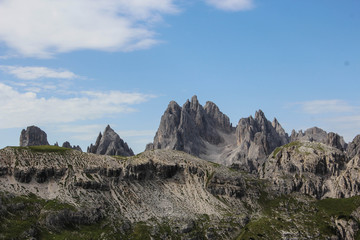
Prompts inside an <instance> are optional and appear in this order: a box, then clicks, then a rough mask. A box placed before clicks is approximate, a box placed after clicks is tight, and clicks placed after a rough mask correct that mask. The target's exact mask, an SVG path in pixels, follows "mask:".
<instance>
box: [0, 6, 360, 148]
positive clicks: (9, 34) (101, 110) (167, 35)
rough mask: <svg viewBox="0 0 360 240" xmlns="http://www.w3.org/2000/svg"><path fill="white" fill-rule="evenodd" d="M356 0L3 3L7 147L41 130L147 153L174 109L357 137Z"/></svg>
mask: <svg viewBox="0 0 360 240" xmlns="http://www.w3.org/2000/svg"><path fill="white" fill-rule="evenodd" d="M359 12H360V1H358V0H346V1H340V0H317V1H313V0H311V1H310V0H302V1H288V0H272V1H267V0H192V1H191V0H179V1H176V0H133V1H125V0H103V1H95V0H77V1H72V0H53V1H42V0H27V1H22V0H2V1H0V16H1V17H0V112H1V114H0V136H1V138H0V147H1V148H2V147H5V146H8V145H18V144H19V135H20V131H21V129H23V128H26V126H29V125H37V126H39V127H40V128H42V129H43V130H45V131H46V132H47V134H48V140H49V142H50V143H51V144H53V143H55V142H56V141H58V142H59V143H60V144H61V143H62V142H64V141H66V140H67V141H70V143H71V144H76V145H78V144H79V145H80V146H81V147H82V148H83V150H86V147H87V146H88V145H90V143H93V142H94V141H95V139H96V137H97V135H98V133H99V132H100V131H103V130H104V129H105V127H106V125H107V124H110V125H111V126H112V127H113V128H114V129H115V130H116V132H118V133H119V135H120V136H121V137H122V138H123V139H124V140H125V141H126V142H128V144H129V146H130V147H131V148H133V150H134V151H135V152H141V151H143V149H144V147H145V144H146V143H147V142H151V141H152V139H153V137H154V135H155V132H156V130H157V128H158V125H159V122H160V118H161V115H162V113H163V112H164V110H165V109H166V107H167V104H168V102H169V101H171V100H175V101H177V102H178V103H179V104H180V105H182V104H183V103H184V102H185V101H186V99H188V98H191V97H192V96H193V95H195V94H196V95H197V96H198V99H199V101H200V103H202V104H205V102H206V101H208V100H210V101H213V102H215V103H216V104H217V105H218V106H219V107H220V109H221V110H222V111H223V112H224V113H225V114H227V115H228V116H229V117H230V119H231V122H232V123H233V125H236V124H237V122H238V121H239V119H240V118H242V117H248V116H249V115H253V114H254V113H255V111H256V110H258V109H262V110H263V111H264V112H265V115H266V116H267V118H268V119H269V120H272V119H273V118H274V117H276V118H277V119H278V120H279V122H280V123H281V124H282V126H283V127H284V128H285V130H286V131H287V132H289V133H290V132H291V130H292V129H296V130H300V129H303V130H305V129H307V128H309V127H312V126H318V127H321V128H323V129H325V130H327V131H334V132H337V133H339V134H340V135H343V136H344V137H345V140H346V141H351V140H352V139H353V138H354V137H355V136H356V135H357V134H360V97H359V90H360V44H359V43H360V27H359V26H360V14H359Z"/></svg>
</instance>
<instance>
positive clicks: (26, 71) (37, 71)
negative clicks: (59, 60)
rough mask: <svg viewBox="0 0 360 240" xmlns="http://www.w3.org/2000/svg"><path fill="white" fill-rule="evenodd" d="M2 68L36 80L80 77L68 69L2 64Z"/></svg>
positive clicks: (15, 74) (20, 76) (14, 74)
mask: <svg viewBox="0 0 360 240" xmlns="http://www.w3.org/2000/svg"><path fill="white" fill-rule="evenodd" d="M0 70H2V71H3V72H5V73H7V74H11V75H13V76H15V77H16V78H18V79H23V80H35V79H41V78H57V79H74V78H79V76H77V75H76V74H75V73H73V72H70V71H68V70H61V69H51V68H47V67H21V66H4V65H0Z"/></svg>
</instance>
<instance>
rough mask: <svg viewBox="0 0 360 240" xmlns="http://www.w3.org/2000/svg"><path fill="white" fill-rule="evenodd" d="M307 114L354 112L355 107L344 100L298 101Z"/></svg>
mask: <svg viewBox="0 0 360 240" xmlns="http://www.w3.org/2000/svg"><path fill="white" fill-rule="evenodd" d="M296 105H299V106H300V107H301V109H302V111H304V112H305V113H307V114H324V113H346V112H352V111H353V110H354V109H355V107H354V106H351V105H350V104H349V103H347V102H346V101H343V100H338V99H333V100H314V101H307V102H299V103H296Z"/></svg>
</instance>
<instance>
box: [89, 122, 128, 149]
mask: <svg viewBox="0 0 360 240" xmlns="http://www.w3.org/2000/svg"><path fill="white" fill-rule="evenodd" d="M87 152H88V153H95V154H100V155H118V156H133V155H134V153H133V151H132V150H131V148H129V146H128V145H127V143H126V142H124V140H122V139H121V138H120V136H119V135H118V134H117V133H116V132H115V131H114V130H113V129H112V128H111V127H110V126H109V125H108V126H107V127H106V128H105V131H104V133H103V134H101V133H99V136H98V137H97V139H96V142H95V145H93V144H91V145H90V147H88V149H87Z"/></svg>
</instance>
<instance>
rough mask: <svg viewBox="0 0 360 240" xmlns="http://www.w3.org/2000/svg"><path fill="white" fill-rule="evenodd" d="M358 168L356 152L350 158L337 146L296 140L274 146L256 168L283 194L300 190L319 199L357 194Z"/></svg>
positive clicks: (359, 167)
mask: <svg viewBox="0 0 360 240" xmlns="http://www.w3.org/2000/svg"><path fill="white" fill-rule="evenodd" d="M358 169H360V160H359V156H356V157H354V158H352V159H351V160H349V158H348V157H347V155H346V153H345V152H343V151H341V150H339V149H338V148H335V147H331V146H329V145H326V144H323V143H316V142H300V141H296V142H291V143H289V144H287V145H285V146H282V147H280V148H277V149H276V150H275V151H274V152H273V153H272V154H271V155H270V157H269V158H268V159H267V161H266V162H265V163H264V164H263V166H261V167H260V168H259V172H260V176H261V177H262V178H266V179H269V180H271V181H272V182H273V183H274V186H275V187H276V190H277V191H279V192H281V193H283V194H289V193H291V192H301V193H304V194H307V195H310V196H313V197H316V198H318V199H321V198H326V197H331V198H340V197H351V196H355V195H357V194H359V193H360V181H359V180H358V179H359V178H360V173H359V171H358Z"/></svg>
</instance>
